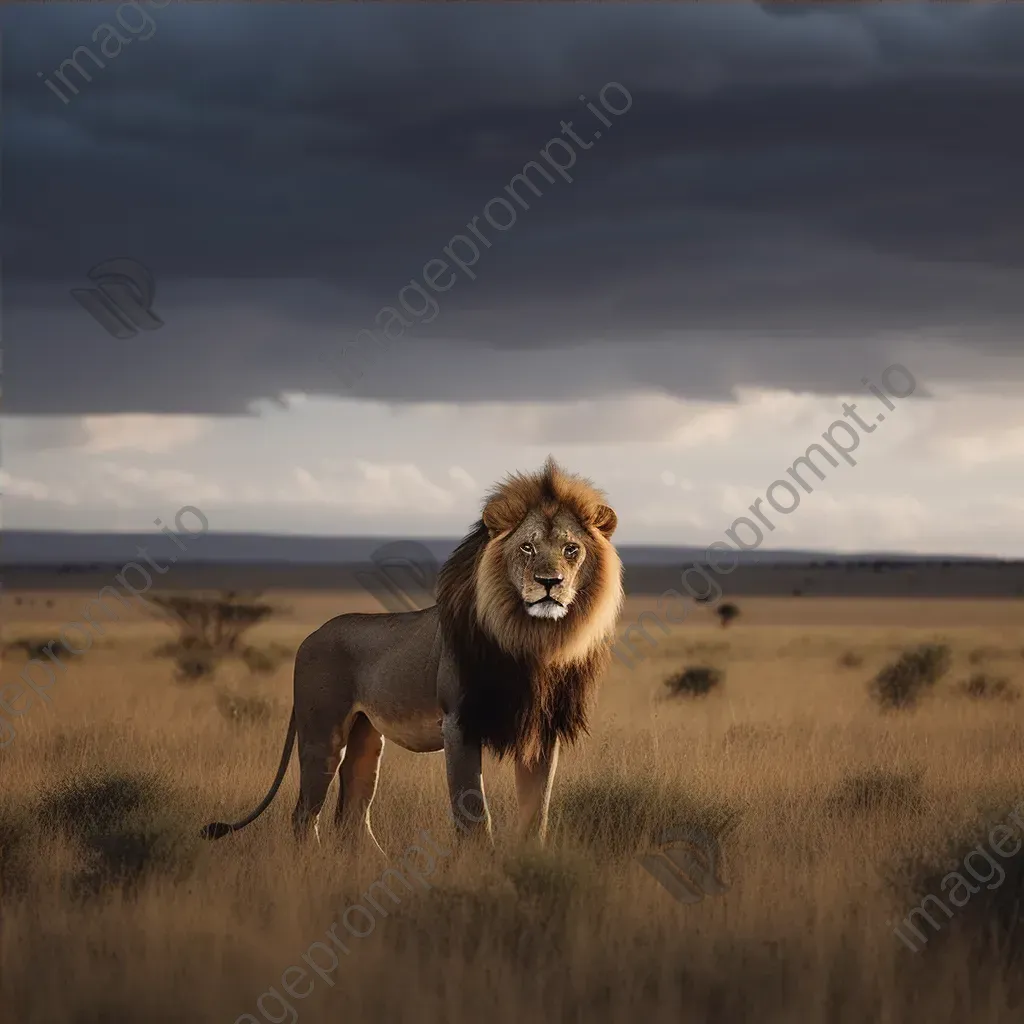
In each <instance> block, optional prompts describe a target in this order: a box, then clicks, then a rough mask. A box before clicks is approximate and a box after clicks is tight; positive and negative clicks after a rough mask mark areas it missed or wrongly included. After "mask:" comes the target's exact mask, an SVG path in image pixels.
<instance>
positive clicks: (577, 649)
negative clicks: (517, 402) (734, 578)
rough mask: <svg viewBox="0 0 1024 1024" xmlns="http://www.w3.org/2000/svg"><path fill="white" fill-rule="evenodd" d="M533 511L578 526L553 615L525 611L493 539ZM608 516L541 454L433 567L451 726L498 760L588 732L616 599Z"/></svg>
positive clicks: (591, 490)
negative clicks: (453, 705)
mask: <svg viewBox="0 0 1024 1024" xmlns="http://www.w3.org/2000/svg"><path fill="white" fill-rule="evenodd" d="M534 509H539V510H540V511H541V512H542V513H543V514H544V515H545V516H547V517H549V518H550V517H552V516H554V515H555V514H556V513H557V512H558V510H559V509H565V510H568V511H570V512H571V513H572V514H573V515H574V516H575V517H576V519H577V520H578V521H579V523H580V525H581V526H582V527H583V528H584V530H585V533H586V536H585V539H584V544H585V546H586V549H587V558H586V560H585V562H584V566H583V568H584V569H587V574H586V577H585V579H584V582H583V584H582V585H581V586H580V587H579V589H578V591H577V594H576V598H575V600H574V601H573V602H572V604H571V605H570V606H569V611H568V614H567V615H566V616H565V617H564V618H562V619H560V620H557V621H553V620H539V619H534V618H531V617H530V616H528V615H526V614H525V612H524V610H523V607H522V598H521V595H520V594H518V593H517V592H516V590H515V588H514V587H513V586H512V585H511V583H510V581H509V579H508V576H507V573H506V570H505V567H504V561H503V556H502V544H503V543H504V542H505V540H506V539H507V538H508V536H509V534H510V533H511V532H512V531H514V530H515V529H516V528H517V527H518V525H519V524H520V523H521V522H522V521H523V519H525V518H526V516H527V514H528V513H529V512H530V511H532V510H534ZM614 522H615V514H614V512H612V511H611V509H610V508H609V507H608V505H607V504H606V503H605V500H604V495H603V494H602V493H601V492H600V491H599V490H597V488H595V487H594V486H593V485H592V484H591V483H590V481H589V480H585V479H583V478H582V477H578V476H575V475H572V474H569V473H566V472H564V471H563V470H562V469H560V468H559V467H558V466H557V465H556V464H555V462H554V460H552V459H550V458H549V459H548V461H547V462H546V463H545V465H544V468H543V469H542V470H541V471H540V472H539V473H536V474H516V475H513V476H510V477H508V478H507V479H506V480H505V481H504V482H503V483H501V484H499V485H498V486H497V487H495V488H494V490H493V491H492V492H491V493H490V494H489V495H488V496H487V499H486V500H485V503H484V508H483V514H482V516H481V518H480V520H479V521H478V522H477V523H476V524H475V525H474V526H473V528H472V530H471V531H470V532H469V534H467V536H466V537H465V538H464V539H463V541H462V543H461V544H460V545H459V546H458V547H457V548H456V549H455V551H454V552H453V553H452V555H451V557H450V558H449V559H448V561H447V562H446V563H445V565H444V567H443V568H442V569H441V573H440V575H439V577H438V588H437V605H438V610H439V613H440V618H441V626H442V630H443V632H444V638H445V642H446V644H447V646H448V649H449V650H450V651H451V652H452V654H453V655H454V658H455V661H456V664H457V666H458V671H459V677H460V693H461V698H460V702H459V707H458V718H459V723H460V725H461V727H462V730H463V733H464V735H465V736H466V737H467V739H470V740H472V741H475V742H479V743H481V744H482V745H483V746H486V747H488V748H489V749H490V750H492V751H493V752H494V753H495V754H497V755H498V757H499V758H500V757H503V756H504V755H506V754H509V753H514V754H516V755H517V756H519V757H521V758H522V759H524V760H525V761H527V762H531V761H534V760H535V759H536V758H537V757H538V755H539V754H540V752H541V751H542V750H544V749H546V748H548V747H549V745H550V744H551V743H552V742H553V741H554V740H556V739H559V740H563V741H566V742H569V743H572V742H573V741H575V740H576V739H577V738H579V737H580V736H581V735H584V734H585V733H586V732H587V714H588V710H589V708H590V704H591V701H592V698H593V694H594V691H595V684H596V682H597V680H598V678H599V676H600V675H601V673H602V672H603V671H604V669H605V668H606V667H607V664H608V661H609V659H610V656H611V645H612V640H613V637H614V630H615V624H616V622H617V620H618V616H619V611H620V609H621V605H622V563H621V561H620V560H619V556H618V553H617V552H616V550H615V548H614V546H613V545H612V543H611V541H610V540H609V539H608V537H607V536H606V535H605V533H606V532H607V533H609V534H610V532H611V529H613V528H614ZM609 523H610V524H611V526H610V527H609ZM588 563H589V568H588Z"/></svg>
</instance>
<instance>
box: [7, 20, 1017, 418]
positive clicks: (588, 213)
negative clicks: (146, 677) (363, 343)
mask: <svg viewBox="0 0 1024 1024" xmlns="http://www.w3.org/2000/svg"><path fill="white" fill-rule="evenodd" d="M142 6H143V8H144V9H146V10H148V11H149V14H150V16H151V18H152V21H153V23H154V25H155V28H154V29H153V31H152V34H151V36H150V38H149V39H146V40H143V39H141V38H135V39H133V40H132V41H131V42H130V43H129V44H128V45H125V46H123V49H122V52H120V53H119V54H117V56H115V57H112V58H110V59H109V60H108V61H106V62H105V63H106V66H105V67H104V68H102V69H95V68H93V69H92V71H91V75H92V77H93V81H91V82H81V81H79V88H80V93H79V95H77V96H73V97H72V98H71V100H70V102H69V103H68V104H67V105H64V104H63V103H62V102H61V101H60V100H59V99H58V98H57V97H56V96H55V95H54V94H53V93H52V92H51V91H50V90H48V89H47V88H46V86H45V85H44V84H43V81H42V79H40V78H39V77H38V76H37V72H40V71H41V72H43V74H44V76H50V78H51V81H52V80H54V79H53V74H54V71H55V69H57V68H58V67H59V66H60V65H61V62H62V61H64V60H65V59H66V58H67V57H69V56H70V55H71V53H72V51H73V50H74V49H75V47H77V46H80V45H83V44H89V45H90V46H92V47H93V48H94V49H96V44H95V43H92V42H91V37H92V36H93V33H94V31H95V30H96V29H97V27H98V26H99V25H100V24H101V23H103V22H105V21H106V22H110V23H114V12H115V11H116V8H114V7H110V6H97V5H73V6H64V5H40V6H35V7H21V8H15V9H12V8H9V7H8V8H5V9H4V10H3V12H2V14H0V18H2V24H3V27H4V29H5V37H6V43H7V45H6V48H5V51H6V54H7V61H6V64H5V67H4V83H3V84H4V99H5V113H6V125H5V127H6V139H5V166H4V179H5V180H4V186H5V200H6V204H5V206H6V221H7V223H6V230H5V238H6V243H7V244H6V255H5V264H6V271H7V277H8V287H7V306H8V331H7V336H8V351H7V353H6V359H5V364H6V366H5V368H6V369H7V380H6V389H5V390H6V394H5V399H6V403H5V408H6V411H8V412H12V413H16V412H28V411H36V412H51V413H53V412H58V411H68V412H82V411H117V410H119V409H186V410H197V411H239V410H241V409H244V408H245V406H246V403H247V401H248V400H249V399H251V398H255V397H259V396H263V395H273V394H277V393H278V392H280V391H283V390H316V389H317V388H323V389H325V390H337V391H339V392H343V390H344V389H343V387H342V386H341V383H340V381H339V382H337V384H336V383H335V382H334V380H333V378H332V376H331V373H332V372H333V370H332V369H331V368H332V366H333V368H334V369H336V368H337V366H336V359H335V360H334V362H333V363H332V357H331V356H330V354H329V351H328V350H329V349H330V347H331V346H332V345H335V346H336V345H337V342H338V340H339V339H341V340H344V339H345V338H347V337H348V336H350V335H351V333H353V332H355V331H357V330H359V329H360V328H361V327H368V326H373V318H374V314H375V313H376V311H377V310H379V309H380V308H381V307H382V306H384V305H393V304H395V303H396V296H397V293H398V290H399V289H400V288H401V287H402V286H403V285H404V284H406V283H407V282H409V281H410V280H411V279H413V278H415V277H417V276H421V275H422V268H423V265H424V263H426V261H427V260H429V259H432V258H434V257H437V256H440V255H441V250H442V248H443V246H445V245H446V244H447V242H448V240H449V239H450V238H451V237H452V236H453V235H454V234H456V233H458V232H460V231H465V227H464V226H465V224H466V223H467V221H468V220H469V219H470V218H471V217H473V216H474V215H478V214H480V213H481V212H482V208H483V206H484V204H485V203H486V202H487V201H488V200H489V199H490V198H492V197H494V196H498V195H502V194H503V188H504V186H505V185H506V184H507V183H508V181H509V179H510V178H511V177H512V175H514V174H515V173H516V172H517V171H519V170H520V169H521V168H522V167H523V164H524V163H525V162H526V161H527V160H530V159H533V158H536V156H537V152H538V150H539V149H540V147H541V146H543V145H544V143H545V142H546V141H547V139H549V138H551V137H552V136H555V135H557V134H558V133H559V122H560V121H561V120H562V119H563V118H564V119H567V120H572V121H573V124H574V126H575V130H576V131H577V132H579V133H580V134H581V135H582V136H583V137H584V138H585V139H586V138H589V137H591V133H592V132H593V131H594V129H595V128H596V127H599V126H598V123H597V121H596V120H595V119H594V117H593V116H592V115H591V114H590V113H589V112H588V110H587V109H586V107H585V106H584V104H583V103H581V102H580V101H579V100H578V99H577V96H578V95H579V94H580V93H583V94H585V95H586V96H587V97H588V98H589V99H590V100H591V101H596V96H597V94H598V92H599V90H600V89H601V86H602V85H603V84H604V83H605V82H608V81H610V80H614V81H618V82H621V83H623V85H625V86H626V87H627V88H628V89H629V91H630V93H631V95H632V97H633V104H632V107H631V109H630V110H629V111H628V113H626V114H624V115H623V116H622V117H621V118H620V119H617V120H614V122H613V124H612V125H611V126H610V127H609V128H607V129H606V130H605V133H604V136H603V138H602V139H601V140H600V141H599V142H598V141H594V143H593V148H592V149H590V150H588V151H587V152H585V153H584V152H580V153H579V154H578V158H577V163H576V165H575V167H574V168H573V169H572V170H571V174H572V176H573V177H574V179H575V180H574V181H573V182H572V183H571V184H570V183H568V182H565V181H561V180H557V179H556V182H555V184H553V185H547V184H545V185H544V194H543V196H542V197H540V198H536V199H534V197H532V196H530V197H529V199H530V204H531V209H530V210H529V211H520V216H519V221H518V222H517V224H516V225H515V226H514V227H513V228H512V229H511V230H510V231H509V232H508V233H507V234H506V235H502V236H500V238H498V237H496V238H495V243H494V246H493V248H491V249H489V250H487V251H486V252H484V253H483V254H482V256H481V259H480V263H479V266H478V268H477V279H476V280H473V281H470V280H467V279H462V280H460V281H459V283H458V284H457V285H456V286H455V287H453V288H452V290H451V291H449V292H446V293H445V294H444V295H440V296H438V297H437V299H438V303H439V307H440V313H439V315H438V316H437V317H436V319H434V320H433V321H432V322H431V323H429V324H420V325H418V326H417V327H416V328H415V329H414V330H413V331H410V332H409V334H408V335H407V340H406V341H405V342H402V343H401V344H402V345H403V346H405V348H403V349H402V350H401V351H402V353H403V355H402V358H401V359H399V360H398V361H397V362H396V361H395V359H394V356H393V355H392V356H391V357H389V356H387V355H385V354H381V355H380V357H379V359H378V360H377V364H378V365H376V366H374V367H372V368H368V369H367V376H366V377H365V378H364V379H363V381H362V382H360V384H358V385H357V386H356V393H360V394H367V395H373V396H375V397H384V398H389V397H393V398H397V399H409V398H417V397H418V398H431V397H436V398H442V397H443V398H462V399H473V398H488V397H508V396H509V391H510V389H515V388H522V387H527V388H529V387H531V386H532V392H530V394H531V397H537V398H540V397H544V396H545V395H546V394H559V393H564V392H565V391H566V389H569V390H570V391H571V390H573V389H575V390H576V391H577V392H580V393H588V392H587V389H589V393H595V392H596V391H598V390H614V389H616V388H623V387H647V386H651V385H654V386H659V387H664V388H668V389H670V390H673V391H677V392H680V393H686V394H694V395H699V394H718V393H720V392H721V391H722V390H723V389H725V390H727V388H728V385H729V383H748V384H749V383H757V382H758V381H760V382H762V383H771V384H775V385H778V386H800V387H811V388H820V389H823V390H828V389H839V388H848V387H849V383H850V382H849V380H848V379H847V375H848V373H849V372H850V370H851V369H852V367H851V365H850V362H851V360H850V357H849V353H848V347H849V340H848V339H849V338H850V337H851V336H852V334H853V333H854V332H859V333H860V335H862V337H863V338H864V339H868V338H872V337H874V338H876V339H883V338H884V334H885V332H887V331H888V332H892V331H910V330H928V331H934V332H936V334H937V335H939V334H942V335H943V336H947V335H949V333H950V331H952V338H951V341H952V343H953V344H954V346H959V347H960V349H961V350H962V352H963V355H964V360H963V365H964V366H965V367H967V366H969V358H968V357H969V356H970V354H971V353H972V352H974V351H977V352H980V353H985V352H1013V351H1019V344H1020V343H1019V341H1018V338H1019V329H1020V326H1021V320H1022V316H1021V314H1022V312H1024V299H1022V298H1020V296H1022V295H1024V287H1022V284H1024V281H1022V279H1021V270H1022V265H1024V209H1022V204H1024V199H1022V198H1021V189H1020V186H1019V182H1020V176H1021V170H1022V164H1024V159H1022V158H1024V143H1022V142H1021V133H1020V132H1019V131H1017V130H1016V123H1017V120H1018V119H1019V112H1020V110H1021V109H1024V104H1022V100H1024V76H1022V75H1021V71H1022V70H1024V8H1020V7H1018V6H1016V5H1007V4H1004V5H991V6H990V5H985V6H980V5H964V6H961V5H953V4H941V5H928V6H919V5H909V4H892V5H860V6H856V7H848V6H845V5H836V4H830V5H827V6H826V7H824V8H823V7H814V8H813V9H810V5H799V8H801V9H799V10H791V11H789V12H788V13H780V11H779V10H778V9H777V8H774V7H771V6H766V5H758V4H749V5H742V4H722V5H714V6H712V5H696V4H689V5H656V6H650V7H643V6H635V5H631V6H618V5H607V6H598V7H595V6H582V5H569V6H566V5H552V6H550V7H547V8H543V9H542V8H540V7H538V6H534V5H526V4H515V5H508V6H505V7H499V6H494V5H473V4H469V5H466V4H457V5H445V6H433V5H308V6H299V5H293V6H288V7H284V6H269V5H252V6H249V7H245V8H243V7H241V6H230V5H219V4H218V5H180V6H179V5H174V4H172V5H168V6H165V7H162V8H150V7H148V5H145V4H144V5H142ZM125 20H126V21H129V22H130V23H132V24H139V18H138V16H137V15H135V14H133V13H128V14H127V15H126V16H125ZM147 31H148V30H147ZM124 34H125V35H128V34H129V33H127V32H125V33H124ZM84 63H85V64H88V59H87V58H86V60H85V61H84ZM71 77H72V79H73V80H77V78H76V76H75V75H74V73H72V75H71ZM491 233H492V235H496V234H497V233H496V232H493V231H492V232H491ZM121 255H128V256H132V257H135V258H137V259H139V260H141V261H142V262H143V263H144V264H146V265H147V266H149V267H150V268H151V269H152V270H153V271H154V272H155V274H156V275H157V281H158V290H157V299H156V303H155V308H156V309H157V310H158V312H159V313H160V315H161V316H162V317H163V319H164V320H165V322H166V326H165V327H164V328H162V329H161V330H160V332H159V333H154V334H151V335H142V336H140V337H139V338H136V339H132V340H130V341H128V342H116V343H113V344H112V341H113V339H109V338H107V337H106V336H105V335H104V334H103V332H102V331H101V330H100V329H99V328H98V327H97V326H96V325H95V324H93V323H92V322H91V321H90V320H89V318H88V317H87V316H86V315H85V314H84V312H83V311H82V310H80V309H78V308H77V307H76V306H75V305H74V303H73V302H72V301H71V300H70V298H69V297H68V289H69V288H71V287H74V286H82V285H85V284H87V281H86V280H85V273H86V271H87V270H88V269H89V268H90V267H91V266H92V265H94V264H95V263H97V262H99V261H101V260H104V259H108V258H110V257H113V256H121ZM301 279H305V280H306V281H307V284H305V285H303V283H302V280H301ZM311 280H312V281H315V282H317V283H316V284H310V283H308V282H310V281H311ZM711 330H713V331H715V332H717V333H716V340H715V342H714V344H713V345H708V344H707V341H706V339H707V335H706V333H705V334H702V333H701V332H707V331H711ZM412 339H414V340H412ZM809 339H812V340H809ZM862 345H863V347H864V348H865V349H872V347H874V349H876V350H877V352H876V354H877V356H878V358H886V357H887V356H889V355H890V354H891V345H889V343H887V342H885V341H884V340H876V341H875V342H871V341H869V340H863V341H862ZM580 346H589V348H588V349H586V351H592V352H598V351H599V350H600V351H602V352H604V349H602V348H601V346H605V347H606V348H607V352H606V353H605V355H603V356H601V358H599V359H597V360H596V365H597V366H598V369H591V370H590V371H588V373H585V374H581V373H580V372H579V370H578V367H579V364H580V359H581V351H583V350H582V349H581V348H580ZM595 346H596V347H595ZM887 346H888V347H887ZM507 348H515V349H535V348H546V349H551V350H557V351H554V352H553V353H552V354H551V356H550V357H549V358H550V359H551V366H552V367H558V368H560V369H552V371H551V372H549V373H545V374H539V375H538V374H536V373H535V374H532V375H530V374H525V375H524V377H525V379H524V380H523V381H519V380H518V379H517V378H516V375H515V374H514V373H512V374H510V373H509V372H508V369H507V367H505V368H504V369H503V372H502V373H500V374H498V373H495V366H496V365H502V366H503V367H504V363H503V358H502V357H501V355H500V352H499V353H491V352H489V351H488V350H491V349H494V350H503V349H507ZM708 348H710V349H711V351H710V352H709V351H705V349H708ZM389 358H390V359H391V362H390V363H389V362H388V359H389ZM496 361H497V362H496ZM411 367H415V368H416V372H415V374H411V373H410V368H411ZM57 368H60V372H58V370H57ZM854 372H857V373H858V378H859V375H860V372H859V371H854ZM865 372H866V371H865ZM965 372H967V370H966V369H965ZM531 376H532V378H533V380H532V384H531V379H530V378H531ZM538 377H540V378H541V379H537V378H538ZM520 393H521V392H520ZM511 395H512V396H515V395H516V391H515V390H512V391H511Z"/></svg>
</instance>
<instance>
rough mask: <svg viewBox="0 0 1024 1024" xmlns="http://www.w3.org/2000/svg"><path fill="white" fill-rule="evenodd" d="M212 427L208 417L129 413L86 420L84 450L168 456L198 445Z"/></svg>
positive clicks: (83, 423) (91, 417)
mask: <svg viewBox="0 0 1024 1024" xmlns="http://www.w3.org/2000/svg"><path fill="white" fill-rule="evenodd" d="M210 426H211V422H210V419H209V418H208V417H205V416H160V415H155V414H150V413H125V414H122V415H117V416H83V417H82V427H83V428H84V430H85V434H86V441H85V444H84V446H83V447H84V448H85V450H86V451H87V452H90V453H92V454H101V453H104V452H118V451H136V452H146V453H147V454H150V455H157V454H165V453H167V452H171V451H174V450H175V449H177V448H181V447H183V446H184V445H187V444H189V443H191V442H192V441H195V440H196V439H197V438H199V437H201V436H202V435H203V434H204V433H206V432H207V431H208V430H209V429H210Z"/></svg>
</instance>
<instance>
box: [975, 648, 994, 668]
mask: <svg viewBox="0 0 1024 1024" xmlns="http://www.w3.org/2000/svg"><path fill="white" fill-rule="evenodd" d="M997 657H999V651H998V650H996V648H994V647H975V648H974V650H972V651H971V653H970V654H968V655H967V661H968V662H969V663H970V664H971V665H980V664H981V663H982V662H983V661H991V660H992V659H993V658H997Z"/></svg>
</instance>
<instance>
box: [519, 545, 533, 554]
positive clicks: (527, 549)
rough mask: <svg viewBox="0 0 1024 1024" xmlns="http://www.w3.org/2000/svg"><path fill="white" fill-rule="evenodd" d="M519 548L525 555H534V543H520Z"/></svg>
mask: <svg viewBox="0 0 1024 1024" xmlns="http://www.w3.org/2000/svg"><path fill="white" fill-rule="evenodd" d="M519 550H520V551H522V552H523V554H524V555H532V554H533V545H532V544H520V545H519Z"/></svg>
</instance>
